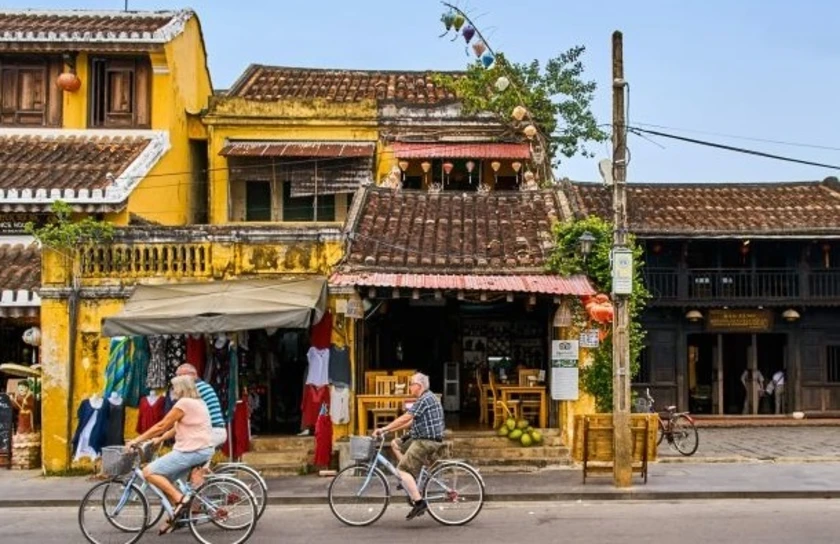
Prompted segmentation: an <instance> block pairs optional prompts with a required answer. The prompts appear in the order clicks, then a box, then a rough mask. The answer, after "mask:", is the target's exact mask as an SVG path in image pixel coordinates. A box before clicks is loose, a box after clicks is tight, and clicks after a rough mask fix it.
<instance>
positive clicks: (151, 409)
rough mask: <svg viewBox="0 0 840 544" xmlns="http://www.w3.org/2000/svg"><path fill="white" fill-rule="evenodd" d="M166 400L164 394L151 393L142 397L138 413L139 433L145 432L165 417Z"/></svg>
mask: <svg viewBox="0 0 840 544" xmlns="http://www.w3.org/2000/svg"><path fill="white" fill-rule="evenodd" d="M165 404H166V401H165V400H164V398H163V397H162V396H159V395H153V394H149V395H146V396H145V397H143V398H141V399H140V406H139V409H138V414H137V429H136V430H137V434H143V433H145V432H146V431H148V430H149V429H151V428H152V427H153V426H154V425H155V424H156V423H158V422H159V421H160V420H161V419H163V409H164V405H165Z"/></svg>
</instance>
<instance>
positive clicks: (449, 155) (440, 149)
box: [393, 142, 531, 160]
mask: <svg viewBox="0 0 840 544" xmlns="http://www.w3.org/2000/svg"><path fill="white" fill-rule="evenodd" d="M393 147H394V156H396V157H397V158H398V159H519V160H529V159H530V158H531V147H530V146H529V145H528V144H526V143H522V144H509V143H508V144H498V143H474V142H449V143H438V142H412V143H407V142H395V143H394V146H393Z"/></svg>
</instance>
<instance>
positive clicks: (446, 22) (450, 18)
mask: <svg viewBox="0 0 840 544" xmlns="http://www.w3.org/2000/svg"><path fill="white" fill-rule="evenodd" d="M440 20H441V22H442V23H443V26H444V27H446V31H447V32H449V31H450V30H451V29H452V24H453V22H454V21H455V14H454V13H453V12H452V10H451V9H450V10H449V11H448V12H446V13H444V14H443V15H441V16H440Z"/></svg>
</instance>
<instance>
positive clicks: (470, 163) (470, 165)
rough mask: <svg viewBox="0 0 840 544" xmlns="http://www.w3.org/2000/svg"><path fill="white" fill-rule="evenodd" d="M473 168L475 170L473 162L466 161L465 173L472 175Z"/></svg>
mask: <svg viewBox="0 0 840 544" xmlns="http://www.w3.org/2000/svg"><path fill="white" fill-rule="evenodd" d="M474 168H475V163H474V162H473V161H467V172H470V173H472V171H473V169H474Z"/></svg>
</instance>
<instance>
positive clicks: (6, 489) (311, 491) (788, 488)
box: [0, 463, 840, 508]
mask: <svg viewBox="0 0 840 544" xmlns="http://www.w3.org/2000/svg"><path fill="white" fill-rule="evenodd" d="M484 480H485V484H486V489H487V500H488V501H570V500H677V499H776V498H782V499H798V498H838V497H840V463H736V464H719V463H695V464H680V465H676V464H668V463H658V464H653V465H651V467H650V475H649V479H648V483H647V484H644V483H642V481H641V479H639V478H638V477H634V485H633V487H632V488H630V489H616V488H615V487H614V486H613V484H612V477H611V476H599V477H593V478H591V479H589V481H588V482H587V484H586V485H583V484H582V483H581V470H580V469H579V468H578V469H575V468H569V469H562V470H545V471H541V472H537V473H529V474H510V473H509V474H487V475H485V476H484ZM329 482H330V479H329V478H321V477H318V476H289V477H284V478H274V479H271V480H269V482H268V483H269V500H270V504H325V503H326V496H327V487H328V486H329ZM94 483H95V482H92V481H90V480H88V479H87V478H86V477H72V478H70V477H68V478H44V477H42V476H41V475H40V473H39V472H37V471H27V472H17V471H6V470H3V471H0V508H10V507H24V506H28V507H32V506H37V507H55V506H76V505H78V502H79V500H81V498H82V496H83V495H84V494H85V492H86V491H87V490H88V489H89V488H90V487H92V486H93V485H94Z"/></svg>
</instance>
